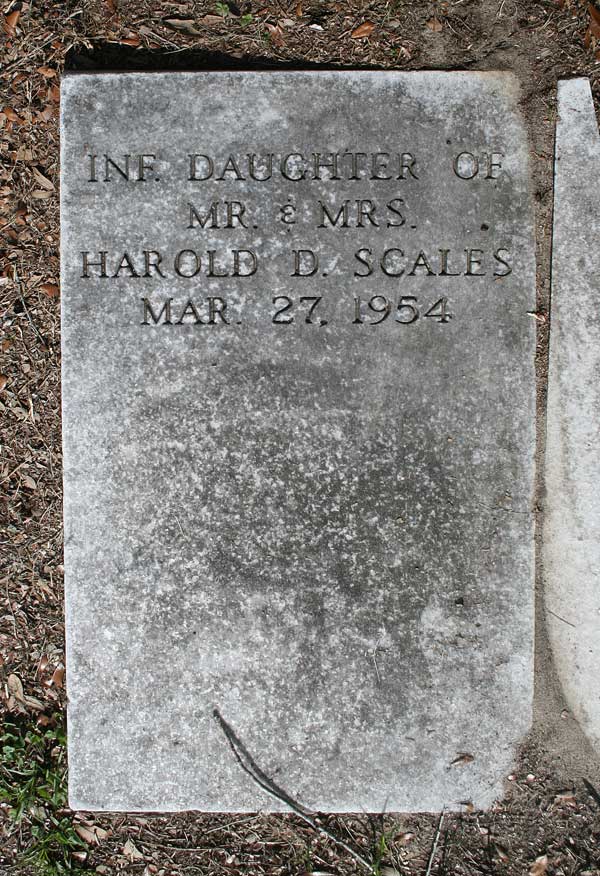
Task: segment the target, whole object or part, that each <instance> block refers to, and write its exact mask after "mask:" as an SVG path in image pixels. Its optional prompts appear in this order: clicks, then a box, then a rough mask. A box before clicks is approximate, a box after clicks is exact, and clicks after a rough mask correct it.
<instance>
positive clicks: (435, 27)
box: [425, 15, 444, 33]
mask: <svg viewBox="0 0 600 876" xmlns="http://www.w3.org/2000/svg"><path fill="white" fill-rule="evenodd" d="M425 24H426V26H427V27H428V28H429V30H432V31H433V32H434V33H439V32H440V31H441V30H443V27H444V26H443V24H442V22H441V21H440V20H439V18H436V16H435V15H434V16H433V17H432V18H430V19H429V20H428V21H426V22H425Z"/></svg>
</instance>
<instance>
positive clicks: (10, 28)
mask: <svg viewBox="0 0 600 876" xmlns="http://www.w3.org/2000/svg"><path fill="white" fill-rule="evenodd" d="M20 16H21V10H20V9H15V11H14V12H9V14H8V15H5V16H4V30H5V32H6V33H7V34H8V35H9V36H13V35H14V32H15V30H16V28H17V24H18V23H19V18H20Z"/></svg>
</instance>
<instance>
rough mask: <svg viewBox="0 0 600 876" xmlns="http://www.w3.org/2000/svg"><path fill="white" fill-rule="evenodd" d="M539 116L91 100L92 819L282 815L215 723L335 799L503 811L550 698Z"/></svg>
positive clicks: (65, 184) (77, 319)
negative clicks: (544, 598) (536, 168)
mask: <svg viewBox="0 0 600 876" xmlns="http://www.w3.org/2000/svg"><path fill="white" fill-rule="evenodd" d="M517 101H518V94H517V92H516V85H515V80H514V79H513V78H512V77H511V76H510V75H507V74H489V73H487V74H483V73H480V74H470V73H469V74H444V73H422V74H421V73H419V74H417V73H411V74H401V73H269V74H266V73H265V74H252V73H219V74H168V75H154V74H152V75H150V74H145V75H136V74H126V75H101V76H100V75H94V76H79V77H70V78H67V79H66V80H65V81H64V83H63V105H62V144H63V147H62V148H63V152H62V175H63V177H62V243H63V252H62V276H63V340H64V360H63V361H64V450H65V535H66V553H65V569H66V598H67V623H68V683H69V756H70V800H71V805H72V806H74V807H76V808H85V809H131V810H144V809H151V810H152V809H154V810H177V809H185V808H197V809H203V810H225V811H228V810H238V811H239V810H254V809H257V808H264V809H276V808H284V807H283V804H280V803H278V802H277V801H276V800H273V799H271V798H270V797H269V796H267V795H266V794H265V793H264V792H263V791H261V790H260V789H259V788H258V787H257V786H256V785H255V784H254V783H253V782H252V781H251V780H250V779H249V778H248V776H247V775H246V774H245V773H244V772H243V771H242V770H241V769H240V767H239V765H238V764H237V763H236V761H235V759H234V757H233V754H232V751H231V750H230V748H229V746H228V744H227V740H226V739H225V737H224V734H223V732H222V730H221V729H220V727H219V726H217V723H216V722H215V720H214V719H213V709H215V708H216V709H218V710H219V711H220V713H221V715H222V716H223V717H224V719H225V720H226V721H227V722H229V724H230V725H231V727H232V728H233V729H234V730H235V732H236V733H237V734H238V736H239V737H240V739H241V740H242V741H243V743H244V744H245V746H246V748H247V749H248V751H249V752H250V753H251V755H252V756H253V757H254V759H255V760H256V762H257V764H258V765H259V766H260V767H261V769H262V770H264V771H265V773H267V774H268V775H270V776H272V777H273V779H274V780H275V781H276V782H277V783H278V784H279V785H280V786H282V787H283V788H285V789H287V791H289V792H290V793H291V794H292V795H293V796H295V797H296V798H297V799H299V800H300V801H301V802H302V803H304V804H305V805H307V806H309V807H313V808H318V809H323V810H337V811H344V810H361V809H363V810H367V811H369V810H382V809H387V810H437V809H439V808H440V807H441V806H443V805H446V806H450V807H452V806H458V805H459V801H464V800H467V799H471V800H473V801H474V802H475V803H476V804H478V805H487V804H489V803H490V802H491V801H492V800H493V798H494V797H495V796H496V795H497V794H499V793H500V791H501V787H502V778H503V776H504V775H505V774H506V770H507V769H508V768H509V765H510V762H511V760H512V758H513V755H514V750H515V746H516V744H517V742H518V741H519V740H520V739H521V738H522V736H523V735H524V734H525V732H526V731H527V729H528V726H529V720H530V700H531V685H532V660H531V654H532V567H533V559H532V552H533V551H532V520H531V513H530V512H531V497H532V468H533V448H534V374H533V354H534V328H533V325H534V321H533V319H532V318H531V316H529V315H528V311H532V310H534V302H535V281H534V254H533V253H534V249H533V244H532V219H531V212H530V204H529V196H528V170H527V162H528V154H527V144H526V138H525V134H524V131H523V128H522V125H521V121H520V118H519V114H518V109H517ZM317 153H319V154H320V155H321V156H322V158H324V159H329V160H331V154H333V153H337V154H339V155H340V159H339V165H338V168H337V173H334V174H333V175H334V176H336V177H339V179H332V178H330V177H331V174H328V172H327V171H319V172H315V160H316V161H317V162H318V161H319V159H315V158H314V155H315V154H317ZM343 153H351V154H352V155H354V156H356V157H355V158H352V156H348V155H347V154H346V155H343ZM362 153H364V154H365V155H366V157H361V154H362ZM384 153H386V154H387V153H389V156H388V157H386V155H385V154H384ZM462 153H470V154H472V155H473V156H476V159H475V158H472V157H471V158H470V157H469V155H467V154H462ZM248 154H254V155H260V156H264V155H265V154H274V155H275V156H276V159H275V161H274V165H273V172H272V176H271V178H270V179H268V180H265V181H257V180H254V179H251V178H250V175H251V171H250V168H249V166H248V165H249V159H248V158H247V156H248ZM461 154H462V157H461V158H458V160H457V157H458V156H460V155H461ZM91 155H95V156H98V157H97V158H96V159H95V164H94V166H92V163H91V158H90V156H91ZM105 155H107V156H109V157H110V159H112V160H113V161H114V162H115V163H116V164H117V165H118V166H119V168H120V171H121V172H119V170H117V169H116V168H115V167H114V165H111V164H110V163H109V164H108V165H107V163H106V159H105V158H104V157H103V156H105ZM126 155H129V156H132V157H130V158H129V159H127V160H128V161H129V170H127V167H126V166H125V164H126V158H125V156H126ZM140 155H145V156H146V158H145V159H141V160H140V159H139V158H138V157H137V156H140ZM189 155H206V156H209V157H210V159H211V161H212V165H211V162H209V161H208V160H207V159H204V158H196V159H193V163H192V162H191V160H190V158H189ZM290 155H292V157H291V158H286V156H290ZM486 155H487V158H486ZM148 156H154V157H148ZM229 156H234V163H231V162H230V163H228V157H229ZM300 156H302V157H300ZM455 161H456V167H455V168H454V167H453V165H454V162H455ZM282 162H283V164H282ZM353 162H354V164H353ZM140 164H141V171H142V172H141V176H142V177H143V178H144V179H143V180H139V181H134V178H135V177H136V176H140ZM236 168H237V170H239V173H238V172H237V170H236ZM477 169H479V172H478V173H477V174H475V171H476V170H477ZM190 170H193V174H192V175H193V176H195V177H196V179H189V177H190ZM211 170H212V175H211V174H210V172H211ZM317 171H318V167H317ZM124 174H125V175H127V174H129V177H130V179H129V181H127V180H126V179H125V178H124ZM254 175H255V176H257V177H258V176H265V175H266V165H265V163H264V161H260V162H259V161H255V166H254ZM286 175H287V178H286ZM239 176H243V177H244V179H239V178H238V177H239ZM302 176H305V178H304V179H296V177H302ZM315 176H316V177H319V176H320V177H321V179H318V178H317V179H315V178H314V177H315ZM107 177H108V180H107V179H106V178H107ZM201 177H210V178H209V179H206V180H201V179H200V178H201ZM221 177H223V178H222V179H221ZM225 200H227V201H229V202H237V203H234V204H233V205H232V206H231V208H230V215H229V225H231V226H233V227H230V228H227V227H220V228H216V227H213V222H212V219H211V218H210V216H209V217H208V219H206V221H205V222H204V226H205V227H204V228H202V227H201V225H200V222H199V218H198V217H200V216H203V215H204V213H205V212H206V211H207V210H208V207H209V206H210V204H211V203H213V202H214V201H219V202H222V201H225ZM320 202H322V204H323V205H324V207H323V206H321V205H320ZM344 202H346V205H345V207H344ZM367 202H373V203H367ZM190 204H191V205H192V206H193V207H194V209H195V210H196V214H193V213H192V214H191V213H190ZM288 204H291V205H292V207H293V208H294V209H291V208H289V207H287V206H286V205H288ZM240 205H243V207H244V209H245V212H244V213H242V212H241V209H242V208H241V206H240ZM386 205H388V206H386ZM324 208H326V209H327V210H328V211H329V215H331V217H332V219H331V220H329V219H328V218H327V215H326V213H325V212H324ZM344 209H346V210H347V215H345V213H344ZM340 211H341V212H340ZM218 214H219V215H218V217H216V218H217V220H218V222H219V223H221V224H222V223H223V222H224V223H225V224H227V211H226V210H225V212H224V214H223V216H222V215H221V207H219V208H218ZM338 214H339V219H338V222H337V225H335V224H333V223H334V221H335V217H337V216H338ZM236 217H241V221H236ZM292 220H294V221H293V222H292ZM241 223H243V224H241ZM375 223H377V224H375ZM190 225H192V226H193V227H189V226H190ZM342 225H347V227H341V226H342ZM322 226H325V227H322ZM190 250H191V251H193V252H194V253H200V254H201V264H200V270H199V271H198V274H197V275H196V276H195V277H193V278H185V277H183V276H178V273H177V269H179V274H180V275H181V274H191V273H192V272H193V270H194V269H195V267H197V264H196V262H195V258H196V257H195V256H194V255H193V254H190V252H189V251H190ZM234 250H238V252H239V251H241V250H244V251H246V253H245V254H244V253H242V255H241V256H239V263H238V265H237V266H238V273H240V274H242V275H243V274H250V273H251V270H252V268H253V267H256V271H255V273H253V274H252V275H251V276H231V275H232V274H233V273H234V269H235V266H236V262H235V257H234V255H233V251H234ZM293 250H297V251H299V250H310V251H311V252H313V253H315V254H316V255H317V256H318V258H319V267H318V271H315V272H314V273H313V274H312V275H311V276H307V277H299V276H293V273H294V259H293V257H292V251H293ZM388 250H389V251H390V252H388V254H387V255H384V253H385V252H386V251H388ZM144 251H146V252H147V253H150V254H149V255H148V257H147V258H148V266H149V267H148V268H146V266H145V264H144V255H143V253H144ZM184 251H188V252H186V253H184V255H180V256H179V260H178V261H177V254H178V253H182V252H184ZM211 251H212V252H214V253H215V255H214V256H212V257H211V256H210V255H209V253H210V252H211ZM248 251H252V253H253V254H254V255H253V254H252V253H251V254H250V255H249V254H248ZM100 252H104V253H106V256H105V259H106V264H105V268H106V270H105V271H103V270H102V267H103V266H102V264H101V262H102V257H101V256H99V255H98V253H100ZM82 253H88V254H89V255H88V256H87V270H86V269H85V263H84V256H82ZM124 253H127V254H128V255H127V257H126V256H124ZM156 253H158V254H159V255H156ZM357 254H358V255H357ZM159 257H160V258H161V259H162V261H160V262H159V261H158V259H159ZM211 258H212V259H213V262H212V267H213V270H212V271H211V270H210V266H211V262H210V259H211ZM254 259H256V262H255V261H254ZM382 259H383V267H384V268H385V270H387V272H388V273H387V275H386V274H385V273H384V272H383V271H382ZM298 260H299V266H300V270H301V272H304V273H306V274H308V273H310V272H311V271H312V268H313V267H314V262H313V260H312V257H311V256H309V255H307V254H306V253H304V254H300V255H299V256H298ZM94 263H95V264H94ZM152 264H155V265H156V264H157V265H158V266H159V268H160V271H161V272H162V274H163V275H164V276H160V275H159V272H158V271H157V270H156V269H155V268H153V267H152ZM102 273H106V274H107V276H106V277H103V276H101V274H102ZM209 273H212V274H215V273H220V274H228V275H229V276H225V277H216V276H208V274H209ZM85 274H87V275H88V276H87V277H86V276H84V275H85ZM115 275H116V276H115ZM146 275H148V276H146ZM392 275H395V276H392ZM278 296H286V298H281V297H278ZM372 296H384V298H377V297H376V298H374V299H372ZM403 296H408V297H407V298H403ZM410 296H413V297H410ZM310 297H312V298H315V297H321V300H320V301H318V302H317V303H316V305H315V308H314V310H313V311H312V315H311V314H310V312H309V311H310V308H311V307H312V305H313V304H315V302H314V300H304V301H302V300H301V298H310ZM208 298H212V299H213V301H212V311H211V309H210V304H209V303H208V302H207V299H208ZM142 299H147V302H148V303H149V305H150V306H151V307H152V308H153V310H152V313H150V310H149V306H148V304H146V305H144V303H143V301H142ZM169 299H172V301H171V302H170V303H171V313H170V317H171V318H170V322H171V323H172V325H166V324H165V320H166V318H167V316H168V315H169V314H168V313H167V310H165V309H162V308H164V307H165V302H167V301H168V300H169ZM274 299H276V300H275V301H274ZM287 299H289V300H290V301H291V302H292V303H291V304H289V302H288V300H287ZM355 299H360V300H359V302H358V304H357V303H356V301H355ZM441 299H444V301H441ZM190 300H191V301H192V304H189V303H187V302H189V301H190ZM223 302H225V303H226V305H227V309H226V310H224V309H223V308H224V305H223ZM369 302H370V304H369ZM388 302H389V311H390V312H389V315H387V317H386V314H387V310H388ZM288 305H289V306H288ZM144 307H145V310H144ZM194 308H196V313H195V312H194ZM161 309H162V317H161V316H160V313H161ZM428 313H429V314H430V315H429V316H428V315H427V314H428ZM152 314H153V315H154V317H155V318H156V320H157V321H158V324H154V317H153V315H152ZM277 314H279V316H277ZM449 314H451V318H450V316H449ZM196 315H197V317H198V321H197V320H196ZM211 316H212V324H211ZM292 317H293V319H294V321H293V322H289V319H290V318H292ZM384 317H386V318H384ZM224 320H227V322H225V321H224ZM307 320H308V321H307ZM200 321H201V322H200ZM377 322H379V324H375V323H377ZM465 755H468V756H465Z"/></svg>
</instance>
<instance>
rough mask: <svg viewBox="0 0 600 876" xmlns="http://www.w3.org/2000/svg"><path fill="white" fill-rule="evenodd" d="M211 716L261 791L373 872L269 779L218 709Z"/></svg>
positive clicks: (342, 841)
mask: <svg viewBox="0 0 600 876" xmlns="http://www.w3.org/2000/svg"><path fill="white" fill-rule="evenodd" d="M213 716H214V718H215V720H216V722H217V724H218V725H219V727H220V728H221V730H222V731H223V733H224V734H225V738H226V739H227V742H228V743H229V747H230V748H231V750H232V751H233V754H234V756H235V759H236V760H237V762H238V763H239V765H240V766H241V768H242V769H243V770H244V772H245V773H246V774H247V775H249V776H250V778H251V779H252V780H253V781H254V782H256V784H257V785H259V786H260V787H261V788H262V789H263V791H266V792H267V793H268V794H270V795H271V796H272V797H275V798H276V799H277V800H281V801H282V802H283V803H285V804H286V805H287V806H289V807H290V809H291V810H292V811H293V812H295V813H296V815H299V816H300V818H302V819H303V820H304V821H306V823H307V824H309V825H310V826H311V827H312V828H313V830H317V831H319V832H320V833H322V834H323V835H324V836H326V837H327V838H328V839H330V840H331V841H332V842H334V843H336V844H337V845H338V846H340V847H341V848H342V849H344V850H345V851H346V852H348V854H349V855H352V857H353V858H354V860H355V861H357V862H358V863H359V864H360V865H361V866H362V867H365V869H366V870H368V871H369V873H374V872H375V870H374V867H373V864H371V863H370V862H369V861H367V859H366V858H363V857H362V855H359V854H358V852H355V851H354V849H353V848H352V847H351V846H349V845H348V844H347V843H345V842H344V840H341V839H339V838H338V837H337V836H335V835H334V834H332V833H330V832H329V831H328V830H327V828H325V827H322V826H321V825H320V824H317V822H316V821H315V819H314V818H313V817H312V815H310V814H309V810H308V809H306V807H305V806H302V804H301V803H298V802H297V801H296V800H294V798H293V797H291V796H290V795H289V794H288V793H287V791H284V790H283V788H280V787H279V786H278V785H276V784H275V782H273V780H272V779H270V778H269V777H268V776H267V775H266V773H264V772H263V771H262V770H261V769H260V767H259V766H258V764H257V763H256V762H255V761H254V759H253V758H252V756H251V755H250V753H249V752H248V750H247V749H246V747H245V746H244V744H243V742H242V741H241V739H240V738H239V737H238V736H237V734H236V732H235V731H234V729H233V728H232V727H231V726H230V725H229V724H228V723H227V721H226V720H225V718H223V716H222V715H221V713H220V712H219V710H218V709H216V708H215V709H213Z"/></svg>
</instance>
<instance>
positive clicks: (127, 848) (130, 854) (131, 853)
mask: <svg viewBox="0 0 600 876" xmlns="http://www.w3.org/2000/svg"><path fill="white" fill-rule="evenodd" d="M123 854H124V855H125V857H127V858H129V860H130V861H142V860H143V859H144V856H143V855H142V853H141V852H140V850H139V849H138V848H137V847H136V846H135V845H134V843H133V842H132V841H131V840H130V839H128V840H127V842H126V843H125V845H124V846H123Z"/></svg>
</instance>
